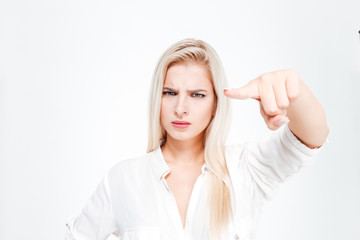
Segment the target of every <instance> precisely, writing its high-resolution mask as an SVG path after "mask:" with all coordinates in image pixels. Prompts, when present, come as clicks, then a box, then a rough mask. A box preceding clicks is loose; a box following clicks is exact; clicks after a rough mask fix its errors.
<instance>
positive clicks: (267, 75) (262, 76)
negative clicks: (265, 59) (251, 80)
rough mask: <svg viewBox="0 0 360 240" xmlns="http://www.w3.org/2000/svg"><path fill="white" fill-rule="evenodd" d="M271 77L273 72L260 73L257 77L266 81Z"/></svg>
mask: <svg viewBox="0 0 360 240" xmlns="http://www.w3.org/2000/svg"><path fill="white" fill-rule="evenodd" d="M272 77H273V73H264V74H261V75H260V77H259V79H260V81H261V82H263V83H264V82H268V81H270V80H271V79H272Z"/></svg>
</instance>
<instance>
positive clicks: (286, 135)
mask: <svg viewBox="0 0 360 240" xmlns="http://www.w3.org/2000/svg"><path fill="white" fill-rule="evenodd" d="M280 131H281V134H280V135H281V141H282V142H283V143H284V144H287V143H290V144H291V145H292V146H294V147H295V148H296V149H298V150H299V151H301V152H302V153H304V154H306V155H308V156H313V155H316V154H317V153H318V152H319V151H320V150H321V149H322V148H323V146H324V145H326V144H327V143H329V139H328V137H327V138H326V140H325V142H324V144H323V145H321V146H320V147H318V148H309V147H308V146H306V145H305V144H303V143H302V142H300V140H299V139H298V138H297V137H296V136H295V135H294V133H293V132H292V131H291V130H290V128H289V124H285V125H284V126H283V127H282V128H280Z"/></svg>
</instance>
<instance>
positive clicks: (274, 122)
mask: <svg viewBox="0 0 360 240" xmlns="http://www.w3.org/2000/svg"><path fill="white" fill-rule="evenodd" d="M226 87H227V83H226V79H225V74H224V70H223V67H222V64H221V61H220V59H219V57H218V55H217V54H216V52H215V51H214V49H213V48H212V47H211V46H210V45H209V44H207V43H206V42H204V41H201V40H195V39H184V40H182V41H180V42H177V43H175V44H174V45H172V46H171V47H169V48H168V49H167V50H166V51H165V53H164V54H163V55H162V56H161V58H160V60H159V62H158V64H157V66H156V69H155V72H154V75H153V80H152V87H151V94H150V101H149V103H150V105H149V108H150V111H149V113H150V123H149V140H148V149H147V153H146V154H143V155H141V156H139V157H136V158H132V159H126V160H123V161H121V162H119V163H117V164H116V165H115V166H114V167H112V168H111V169H110V170H109V171H108V172H107V173H106V175H105V176H104V178H103V180H102V181H101V183H100V184H99V186H98V188H97V190H96V192H95V193H94V194H93V196H92V197H91V198H90V199H89V201H88V203H87V205H86V206H85V208H84V209H83V211H82V213H81V214H80V215H79V216H78V217H70V218H69V219H68V222H67V225H66V239H76V240H82V239H106V238H107V237H108V236H109V235H111V234H114V235H115V236H118V237H120V238H121V239H122V240H130V239H131V240H144V239H146V240H155V239H156V240H157V239H169V240H170V239H174V240H175V239H179V240H180V239H184V240H185V239H193V240H202V239H204V240H205V239H212V240H217V239H243V240H245V239H246V240H250V239H255V230H256V224H257V220H258V218H259V214H260V212H261V208H262V205H263V203H264V201H265V200H268V199H271V198H272V196H273V195H274V193H275V192H276V190H277V188H278V185H279V183H281V182H283V181H284V180H285V179H286V178H287V177H288V176H290V175H292V174H294V173H296V172H298V170H299V169H300V168H301V167H303V166H305V165H306V164H308V163H309V162H310V161H312V159H313V158H314V156H315V155H316V154H317V152H318V151H319V148H320V146H322V145H323V143H324V142H325V140H326V139H327V136H328V127H327V123H326V119H325V113H324V110H323V108H322V106H321V105H320V103H319V102H318V101H317V99H316V98H315V97H314V96H313V94H312V93H311V91H310V90H309V89H308V87H307V86H306V85H305V84H304V82H303V81H302V80H301V79H300V77H299V75H298V74H297V73H296V72H295V71H293V70H278V71H274V72H270V73H265V74H262V75H261V76H260V77H258V78H256V79H254V80H252V81H250V82H249V83H248V84H247V85H245V86H243V87H241V88H237V89H227V88H226ZM229 98H237V99H248V98H252V99H256V100H258V101H259V106H260V111H261V114H262V116H263V118H264V120H265V123H266V125H267V127H268V128H269V129H271V130H276V131H274V132H273V134H271V135H270V136H269V137H268V138H267V139H264V140H263V141H260V142H257V143H245V144H237V145H231V146H225V141H226V136H227V132H228V127H229V124H230V123H229V121H230V117H229V116H230V112H229Z"/></svg>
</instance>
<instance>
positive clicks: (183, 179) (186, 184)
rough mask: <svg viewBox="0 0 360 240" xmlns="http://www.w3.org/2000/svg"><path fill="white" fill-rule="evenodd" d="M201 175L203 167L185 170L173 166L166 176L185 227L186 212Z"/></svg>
mask: <svg viewBox="0 0 360 240" xmlns="http://www.w3.org/2000/svg"><path fill="white" fill-rule="evenodd" d="M199 175H201V169H195V170H189V169H188V170H184V169H179V168H173V169H171V172H170V173H169V174H168V175H167V176H166V178H165V179H166V182H167V185H168V187H169V189H170V190H171V192H172V194H173V195H174V198H175V200H176V204H177V207H178V211H179V214H180V217H181V220H182V224H183V227H185V222H186V213H187V209H188V207H189V201H190V198H191V194H192V191H193V188H194V185H195V182H196V180H197V178H198V177H199Z"/></svg>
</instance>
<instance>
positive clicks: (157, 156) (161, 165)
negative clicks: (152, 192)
mask: <svg viewBox="0 0 360 240" xmlns="http://www.w3.org/2000/svg"><path fill="white" fill-rule="evenodd" d="M152 166H153V170H154V172H155V175H156V178H157V179H158V180H159V181H160V180H161V179H162V178H164V177H165V176H166V175H167V174H168V173H169V172H170V168H169V166H168V165H167V163H166V161H165V159H164V156H163V154H162V151H161V147H160V146H158V147H157V148H156V149H155V150H154V151H153V158H152ZM205 171H208V169H207V167H206V162H205V163H204V164H203V166H202V167H201V173H204V172H205Z"/></svg>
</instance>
